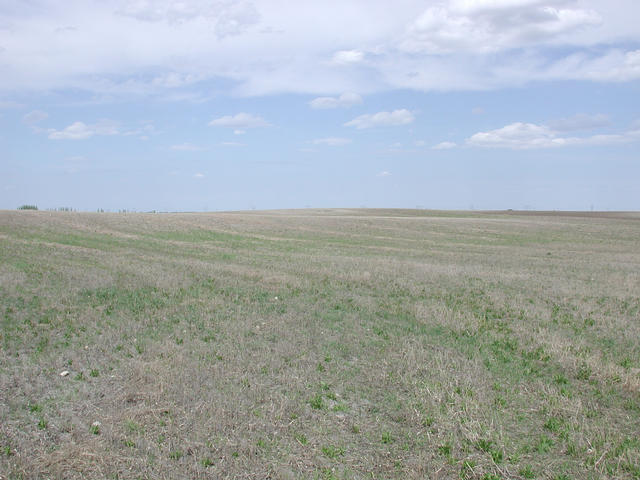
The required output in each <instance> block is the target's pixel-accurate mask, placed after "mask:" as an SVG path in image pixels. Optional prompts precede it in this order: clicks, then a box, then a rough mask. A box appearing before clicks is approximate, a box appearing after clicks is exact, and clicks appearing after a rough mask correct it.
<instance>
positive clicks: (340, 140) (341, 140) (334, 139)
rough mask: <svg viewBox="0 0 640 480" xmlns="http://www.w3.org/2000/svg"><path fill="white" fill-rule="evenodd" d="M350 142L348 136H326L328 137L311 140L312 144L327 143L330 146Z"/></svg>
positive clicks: (339, 145) (338, 145)
mask: <svg viewBox="0 0 640 480" xmlns="http://www.w3.org/2000/svg"><path fill="white" fill-rule="evenodd" d="M349 143H351V139H350V138H339V137H328V138H316V139H315V140H314V141H313V144H314V145H328V146H330V147H341V146H343V145H348V144H349Z"/></svg>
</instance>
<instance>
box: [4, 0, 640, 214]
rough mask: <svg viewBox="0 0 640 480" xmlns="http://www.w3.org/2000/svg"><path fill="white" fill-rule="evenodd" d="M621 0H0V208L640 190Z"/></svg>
mask: <svg viewBox="0 0 640 480" xmlns="http://www.w3.org/2000/svg"><path fill="white" fill-rule="evenodd" d="M638 20H640V3H638V2H637V1H632V0H612V1H608V2H606V3H605V2H602V1H595V0H450V1H446V0H441V1H432V2H429V1H411V0H399V1H397V2H394V4H393V8H390V7H389V3H388V2H386V1H373V0H368V1H350V2H345V1H340V2H339V1H327V2H311V1H308V2H307V1H301V2H285V1H275V0H264V1H248V0H247V1H245V0H236V1H231V0H214V1H203V0H194V1H186V0H185V1H172V0H138V1H124V0H123V1H113V2H99V1H97V0H96V1H91V0H84V1H74V0H70V1H68V2H57V1H52V0H31V1H29V2H24V1H15V2H13V1H11V0H9V1H5V2H3V3H2V5H0V72H2V73H1V75H0V208H6V209H11V208H16V207H17V206H19V205H22V204H37V205H38V206H39V207H40V208H57V207H63V206H64V207H67V206H68V207H73V208H77V209H80V210H96V209H98V208H103V209H106V210H119V209H127V210H138V211H145V210H170V211H174V210H238V209H249V208H257V209H268V208H301V207H307V206H311V207H343V206H353V207H358V206H367V207H410V208H413V207H417V206H420V207H424V208H451V209H467V208H475V209H506V208H514V209H522V208H535V209H571V210H574V209H575V210H588V209H591V208H595V209H599V210H621V209H626V210H639V209H640V188H638V187H639V186H640V29H638V28H637V24H638Z"/></svg>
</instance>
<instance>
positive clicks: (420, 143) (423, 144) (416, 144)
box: [413, 140, 427, 147]
mask: <svg viewBox="0 0 640 480" xmlns="http://www.w3.org/2000/svg"><path fill="white" fill-rule="evenodd" d="M413 144H414V145H415V146H416V147H424V146H425V145H426V144H427V142H425V141H424V140H416V141H415V142H413Z"/></svg>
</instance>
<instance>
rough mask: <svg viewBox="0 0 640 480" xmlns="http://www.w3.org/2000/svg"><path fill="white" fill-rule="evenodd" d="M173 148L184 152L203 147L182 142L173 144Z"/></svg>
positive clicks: (198, 149)
mask: <svg viewBox="0 0 640 480" xmlns="http://www.w3.org/2000/svg"><path fill="white" fill-rule="evenodd" d="M171 150H178V151H183V152H198V151H200V150H202V147H199V146H197V145H193V144H191V143H181V144H180V145H171Z"/></svg>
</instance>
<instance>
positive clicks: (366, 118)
mask: <svg viewBox="0 0 640 480" xmlns="http://www.w3.org/2000/svg"><path fill="white" fill-rule="evenodd" d="M414 120H415V117H414V116H413V113H411V112H410V111H409V110H406V109H404V108H403V109H400V110H394V111H392V112H378V113H374V114H365V115H360V116H359V117H356V118H354V119H353V120H351V121H349V122H347V123H345V124H344V126H345V127H355V128H357V129H358V130H362V129H363V128H373V127H390V126H398V125H408V124H409V123H412V122H413V121H414Z"/></svg>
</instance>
